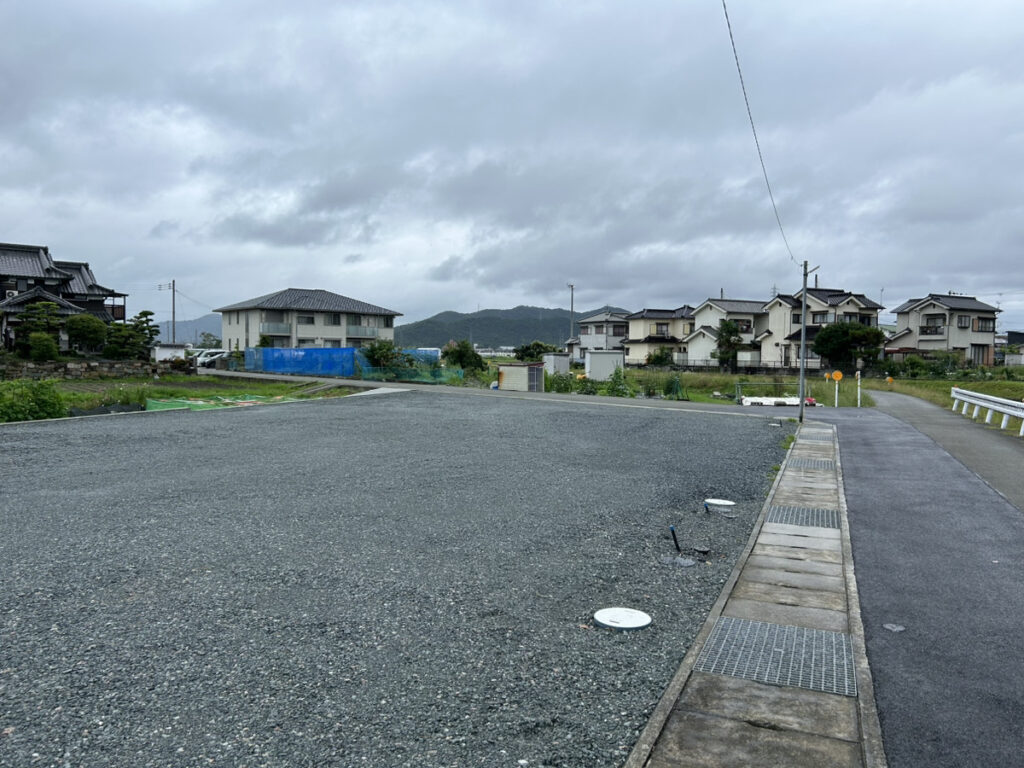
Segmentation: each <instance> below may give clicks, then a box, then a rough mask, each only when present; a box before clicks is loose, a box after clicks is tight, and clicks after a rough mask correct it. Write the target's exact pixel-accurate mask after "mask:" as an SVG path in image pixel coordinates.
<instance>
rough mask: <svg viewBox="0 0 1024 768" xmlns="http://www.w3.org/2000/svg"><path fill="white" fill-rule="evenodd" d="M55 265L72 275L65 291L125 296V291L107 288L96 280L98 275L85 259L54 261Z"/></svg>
mask: <svg viewBox="0 0 1024 768" xmlns="http://www.w3.org/2000/svg"><path fill="white" fill-rule="evenodd" d="M53 263H54V265H56V267H57V268H58V269H60V270H61V271H62V272H66V273H68V274H69V275H70V276H71V282H70V283H68V284H67V286H65V287H64V288H63V291H64V292H65V293H73V294H76V295H83V296H94V297H97V298H105V297H107V296H124V295H125V294H123V293H118V292H117V291H114V290H111V289H110V288H106V287H104V286H102V285H100V284H99V283H97V282H96V276H95V275H94V274H93V273H92V270H91V269H90V268H89V264H88V263H87V262H84V261H54V262H53Z"/></svg>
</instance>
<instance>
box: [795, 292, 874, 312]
mask: <svg viewBox="0 0 1024 768" xmlns="http://www.w3.org/2000/svg"><path fill="white" fill-rule="evenodd" d="M807 295H808V296H813V297H814V298H816V299H817V300H818V301H820V302H822V303H823V304H827V305H828V306H830V307H836V306H839V305H840V304H842V303H843V302H844V301H847V300H849V299H854V300H856V301H857V302H858V303H860V304H861V305H862V306H864V307H866V308H867V309H884V307H883V306H882V305H881V304H879V303H878V302H877V301H872V300H871V299H869V298H868V297H867V296H865V295H864V294H863V293H850V292H849V291H844V290H842V289H841V288H808V289H807Z"/></svg>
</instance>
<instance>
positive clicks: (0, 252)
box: [0, 243, 71, 279]
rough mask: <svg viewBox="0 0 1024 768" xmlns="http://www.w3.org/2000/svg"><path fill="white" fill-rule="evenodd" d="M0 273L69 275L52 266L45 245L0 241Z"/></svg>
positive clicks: (62, 277) (21, 275)
mask: <svg viewBox="0 0 1024 768" xmlns="http://www.w3.org/2000/svg"><path fill="white" fill-rule="evenodd" d="M0 275H8V276H10V277H55V278H60V279H67V278H70V277H71V275H69V274H68V273H66V272H63V271H61V270H60V269H57V268H56V267H55V266H54V264H53V259H51V258H50V251H49V250H48V249H47V248H46V246H43V245H17V244H14V243H0Z"/></svg>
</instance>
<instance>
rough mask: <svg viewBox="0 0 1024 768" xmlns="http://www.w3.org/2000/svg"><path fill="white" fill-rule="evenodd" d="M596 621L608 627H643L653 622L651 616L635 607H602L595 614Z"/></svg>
mask: <svg viewBox="0 0 1024 768" xmlns="http://www.w3.org/2000/svg"><path fill="white" fill-rule="evenodd" d="M594 621H596V622H597V623H598V624H600V625H601V626H602V627H607V628H608V629H621V630H628V629H643V628H644V627H646V626H649V625H650V623H651V617H650V616H648V615H647V614H646V613H644V612H643V611H638V610H636V609H634V608H602V609H601V610H600V611H598V612H597V613H595V614H594Z"/></svg>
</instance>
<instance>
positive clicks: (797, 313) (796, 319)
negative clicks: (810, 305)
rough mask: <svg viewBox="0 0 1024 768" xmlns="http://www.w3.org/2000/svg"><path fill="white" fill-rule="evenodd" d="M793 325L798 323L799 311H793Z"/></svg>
mask: <svg viewBox="0 0 1024 768" xmlns="http://www.w3.org/2000/svg"><path fill="white" fill-rule="evenodd" d="M793 325H800V313H799V312H794V313H793Z"/></svg>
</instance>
